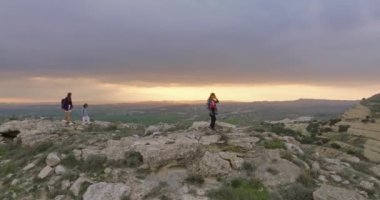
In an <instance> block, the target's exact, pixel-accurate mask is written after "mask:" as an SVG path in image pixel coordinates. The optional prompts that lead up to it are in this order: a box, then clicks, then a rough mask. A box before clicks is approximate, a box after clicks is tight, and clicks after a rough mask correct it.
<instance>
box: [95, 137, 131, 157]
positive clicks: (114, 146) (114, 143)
mask: <svg viewBox="0 0 380 200" xmlns="http://www.w3.org/2000/svg"><path fill="white" fill-rule="evenodd" d="M135 140H136V139H135V138H132V137H126V138H122V139H120V140H108V141H107V147H106V148H105V149H103V150H102V154H104V155H105V156H106V157H107V159H108V160H122V159H124V158H125V153H126V152H128V151H129V150H130V149H131V145H132V144H133V143H134V141H135Z"/></svg>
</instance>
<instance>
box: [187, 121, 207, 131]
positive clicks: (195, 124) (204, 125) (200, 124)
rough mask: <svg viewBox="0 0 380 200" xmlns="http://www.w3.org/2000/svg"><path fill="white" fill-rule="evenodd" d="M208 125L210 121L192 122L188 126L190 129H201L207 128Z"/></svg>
mask: <svg viewBox="0 0 380 200" xmlns="http://www.w3.org/2000/svg"><path fill="white" fill-rule="evenodd" d="M209 126H210V122H205V121H201V122H193V125H191V127H190V128H189V129H190V130H201V129H207V128H208V127H209Z"/></svg>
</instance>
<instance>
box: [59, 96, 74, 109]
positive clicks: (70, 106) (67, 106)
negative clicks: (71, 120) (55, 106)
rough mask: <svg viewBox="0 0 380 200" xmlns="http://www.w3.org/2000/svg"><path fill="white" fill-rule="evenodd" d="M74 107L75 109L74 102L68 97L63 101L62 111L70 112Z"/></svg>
mask: <svg viewBox="0 0 380 200" xmlns="http://www.w3.org/2000/svg"><path fill="white" fill-rule="evenodd" d="M73 107H74V106H73V101H72V100H71V98H69V97H66V98H64V99H63V102H62V109H63V110H66V111H68V110H71V109H73Z"/></svg>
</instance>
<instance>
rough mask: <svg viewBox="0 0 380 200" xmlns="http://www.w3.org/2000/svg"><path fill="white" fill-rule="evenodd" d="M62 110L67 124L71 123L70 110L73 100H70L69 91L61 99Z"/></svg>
mask: <svg viewBox="0 0 380 200" xmlns="http://www.w3.org/2000/svg"><path fill="white" fill-rule="evenodd" d="M61 107H62V110H63V111H64V112H65V121H66V123H67V124H69V125H71V124H72V122H71V111H72V109H73V107H74V106H73V101H72V100H71V92H69V93H68V94H67V96H66V97H65V98H64V99H62V101H61Z"/></svg>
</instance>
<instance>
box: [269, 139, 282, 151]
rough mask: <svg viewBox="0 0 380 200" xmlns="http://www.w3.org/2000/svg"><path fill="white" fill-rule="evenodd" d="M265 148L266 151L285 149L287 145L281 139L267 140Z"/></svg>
mask: <svg viewBox="0 0 380 200" xmlns="http://www.w3.org/2000/svg"><path fill="white" fill-rule="evenodd" d="M264 147H265V148H266V149H284V148H285V144H284V142H283V141H281V140H279V139H273V140H267V141H265V142H264Z"/></svg>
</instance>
